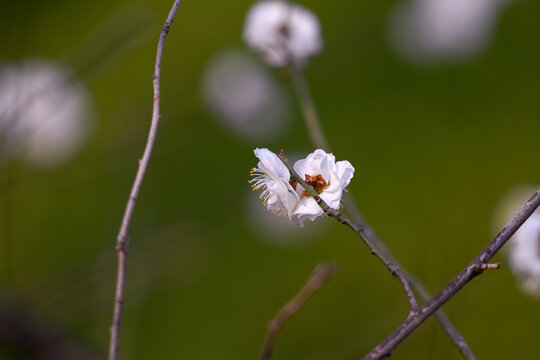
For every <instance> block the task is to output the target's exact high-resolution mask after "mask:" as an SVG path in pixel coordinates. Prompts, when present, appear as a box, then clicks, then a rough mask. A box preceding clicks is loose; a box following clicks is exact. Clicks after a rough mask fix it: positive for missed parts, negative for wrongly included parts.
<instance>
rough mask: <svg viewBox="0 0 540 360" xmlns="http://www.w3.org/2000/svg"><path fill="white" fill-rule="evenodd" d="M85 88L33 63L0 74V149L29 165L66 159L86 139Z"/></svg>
mask: <svg viewBox="0 0 540 360" xmlns="http://www.w3.org/2000/svg"><path fill="white" fill-rule="evenodd" d="M89 110H90V101H89V98H88V92H87V90H86V88H85V87H84V86H83V85H82V84H80V83H77V82H75V81H74V80H73V79H72V78H70V73H69V72H68V71H67V70H66V69H64V68H62V67H60V66H59V65H55V64H52V63H48V62H44V61H38V60H32V61H26V62H23V63H21V64H12V65H6V66H3V67H2V68H1V69H0V145H1V146H2V152H3V153H4V155H5V154H8V155H20V156H21V157H22V158H23V159H25V160H26V161H27V162H29V163H31V164H32V165H37V166H40V167H51V166H56V165H59V164H61V163H63V162H65V161H67V160H68V159H70V158H71V157H72V156H73V155H74V154H75V152H76V151H77V150H78V149H79V147H80V146H81V144H82V141H83V139H84V137H85V135H86V134H87V130H88V127H89V126H88V125H89V124H88V122H89V120H90V119H89Z"/></svg>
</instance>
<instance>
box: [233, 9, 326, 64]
mask: <svg viewBox="0 0 540 360" xmlns="http://www.w3.org/2000/svg"><path fill="white" fill-rule="evenodd" d="M244 40H245V42H246V43H247V44H248V45H249V46H251V47H252V48H254V49H255V50H256V51H258V52H260V53H261V54H262V55H263V57H264V59H265V60H266V62H267V63H268V64H269V65H271V66H284V65H288V64H289V63H290V62H292V63H294V64H297V65H301V64H303V63H304V62H305V61H306V60H307V59H308V58H309V57H310V56H313V55H315V54H317V53H319V52H320V51H321V49H322V45H323V41H322V38H321V26H320V23H319V19H318V18H317V16H316V15H315V14H314V13H313V12H312V11H310V10H308V9H306V8H305V7H303V6H301V5H298V4H293V3H291V2H289V1H282V0H262V1H258V2H256V3H255V4H253V5H252V6H251V8H250V9H249V11H248V14H247V16H246V20H245V23H244Z"/></svg>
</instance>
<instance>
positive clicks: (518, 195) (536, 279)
mask: <svg viewBox="0 0 540 360" xmlns="http://www.w3.org/2000/svg"><path fill="white" fill-rule="evenodd" d="M537 189H538V187H532V186H521V187H518V188H516V189H514V190H513V191H511V192H510V193H509V194H508V195H507V196H506V197H505V198H504V199H503V201H501V204H500V205H499V210H498V211H497V220H496V224H495V225H496V227H497V231H498V230H500V228H501V227H502V226H503V225H504V224H505V223H506V222H507V221H508V220H509V219H510V218H511V217H512V216H513V215H514V214H515V212H517V210H518V209H519V208H520V207H521V206H522V205H523V204H524V203H525V202H526V201H527V199H528V198H529V197H530V196H531V195H532V194H533V193H534V192H535V191H536V190H537ZM506 253H507V255H508V261H509V263H510V268H511V270H512V272H513V273H514V275H515V276H516V277H517V278H518V280H519V283H520V286H521V288H522V289H523V290H524V291H525V292H527V293H528V294H530V295H533V296H535V297H540V210H536V211H535V212H534V213H533V214H532V215H531V216H530V217H529V219H527V221H525V223H524V224H523V225H522V226H521V227H520V228H519V229H518V231H516V233H515V234H514V236H513V237H512V238H511V239H510V241H509V242H508V244H507V251H506Z"/></svg>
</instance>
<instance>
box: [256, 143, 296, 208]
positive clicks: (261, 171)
mask: <svg viewBox="0 0 540 360" xmlns="http://www.w3.org/2000/svg"><path fill="white" fill-rule="evenodd" d="M254 153H255V156H257V157H258V158H259V163H258V164H257V168H254V169H252V171H251V175H252V176H254V178H253V179H252V180H250V181H249V182H250V183H251V184H252V185H251V187H252V188H253V191H256V190H260V189H263V192H262V193H261V195H260V196H259V198H260V199H261V200H262V201H263V204H264V206H266V208H267V209H268V210H270V211H272V212H273V213H274V214H277V215H285V216H286V217H289V214H290V213H291V212H292V211H293V210H294V209H295V208H296V205H298V202H299V201H300V198H299V196H298V194H297V193H296V192H295V191H294V189H293V187H292V186H291V185H290V184H289V181H290V178H291V173H290V172H289V169H287V167H286V166H285V165H284V164H283V162H282V161H281V160H280V159H279V157H278V156H277V155H276V154H274V153H273V152H271V151H270V150H268V149H255V150H254Z"/></svg>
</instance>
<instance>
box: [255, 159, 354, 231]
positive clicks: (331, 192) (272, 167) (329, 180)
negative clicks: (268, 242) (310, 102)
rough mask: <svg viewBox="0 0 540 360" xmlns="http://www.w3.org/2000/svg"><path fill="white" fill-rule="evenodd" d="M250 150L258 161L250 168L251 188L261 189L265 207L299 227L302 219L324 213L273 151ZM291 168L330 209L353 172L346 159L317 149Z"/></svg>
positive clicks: (335, 205) (338, 200) (336, 204)
mask: <svg viewBox="0 0 540 360" xmlns="http://www.w3.org/2000/svg"><path fill="white" fill-rule="evenodd" d="M254 152H255V156H257V158H259V163H258V164H257V167H256V168H254V169H252V172H251V175H252V176H253V179H252V180H250V183H251V187H252V188H253V190H263V191H262V193H261V195H260V198H261V200H262V201H263V204H264V205H265V206H266V208H267V209H268V210H270V211H272V212H273V213H274V214H277V215H284V216H285V217H287V218H288V219H289V220H290V221H292V222H293V223H295V224H298V225H300V226H301V227H303V226H304V221H305V220H306V219H308V220H311V221H313V220H315V218H317V217H318V216H320V215H323V214H324V211H323V210H322V208H321V207H320V206H319V204H318V203H317V201H315V199H314V198H313V197H312V196H311V195H310V194H309V193H308V192H307V191H306V190H305V189H304V188H303V187H302V186H300V185H299V184H298V183H297V182H296V181H295V180H294V179H293V178H292V177H291V174H290V172H289V169H287V167H286V166H285V164H283V162H282V161H281V159H280V158H279V157H278V156H277V155H276V154H274V153H273V152H271V151H270V150H268V149H255V151H254ZM293 168H294V171H295V172H296V173H297V174H298V176H300V177H301V178H302V179H305V182H306V183H307V184H308V185H311V186H312V187H313V188H314V189H315V191H316V192H317V194H319V196H320V198H321V199H322V200H323V201H324V202H326V203H327V204H328V206H330V207H331V208H333V209H338V208H339V207H340V205H341V196H342V194H343V190H345V188H346V187H347V185H349V182H350V181H351V179H352V177H353V174H354V167H353V166H352V165H351V163H350V162H348V161H346V160H344V161H338V162H336V158H335V157H334V155H332V154H328V153H326V152H325V151H324V150H321V149H318V150H315V151H314V152H313V153H311V154H309V155H308V156H307V157H306V158H305V159H300V160H298V161H296V162H295V163H294V166H293Z"/></svg>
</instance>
